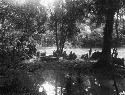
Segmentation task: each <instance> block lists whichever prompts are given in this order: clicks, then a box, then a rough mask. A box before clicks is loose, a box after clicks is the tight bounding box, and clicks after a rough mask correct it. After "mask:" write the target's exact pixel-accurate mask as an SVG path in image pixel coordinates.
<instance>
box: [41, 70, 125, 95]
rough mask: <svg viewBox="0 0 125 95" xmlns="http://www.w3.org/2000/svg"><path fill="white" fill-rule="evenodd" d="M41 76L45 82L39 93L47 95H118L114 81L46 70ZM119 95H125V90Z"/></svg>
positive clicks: (81, 74)
mask: <svg viewBox="0 0 125 95" xmlns="http://www.w3.org/2000/svg"><path fill="white" fill-rule="evenodd" d="M41 76H42V77H43V78H44V80H45V81H44V82H43V83H42V84H39V92H42V93H43V92H44V93H45V92H46V94H47V95H67V93H69V94H68V95H116V94H114V93H116V91H115V88H114V84H113V83H114V82H113V80H108V79H107V80H105V79H104V80H100V79H97V78H96V77H95V76H94V75H92V74H85V73H83V72H81V73H80V74H79V75H78V72H75V71H62V70H44V71H43V72H42V73H41ZM119 85H120V83H119ZM122 85H123V84H122ZM120 86H121V85H120ZM120 86H119V87H120ZM67 89H68V90H67ZM119 89H120V88H119ZM107 93H108V94H107ZM119 94H120V95H125V92H124V91H123V89H122V90H120V93H119ZM44 95H45V94H44Z"/></svg>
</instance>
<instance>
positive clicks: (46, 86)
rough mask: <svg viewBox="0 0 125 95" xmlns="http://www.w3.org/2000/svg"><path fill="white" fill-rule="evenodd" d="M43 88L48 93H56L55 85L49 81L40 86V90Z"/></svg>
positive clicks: (51, 94) (49, 94)
mask: <svg viewBox="0 0 125 95" xmlns="http://www.w3.org/2000/svg"><path fill="white" fill-rule="evenodd" d="M43 90H45V91H46V93H47V95H55V87H54V86H53V85H52V84H51V83H49V82H45V83H43V84H42V85H41V86H40V88H39V92H42V91H43Z"/></svg>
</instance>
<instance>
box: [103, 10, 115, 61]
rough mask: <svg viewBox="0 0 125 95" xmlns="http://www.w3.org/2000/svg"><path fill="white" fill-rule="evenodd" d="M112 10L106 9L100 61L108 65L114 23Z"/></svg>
mask: <svg viewBox="0 0 125 95" xmlns="http://www.w3.org/2000/svg"><path fill="white" fill-rule="evenodd" d="M114 14H115V12H114V10H113V9H108V10H107V14H106V25H105V28H104V41H103V48H102V60H103V62H104V63H109V62H110V60H111V45H112V33H113V22H114Z"/></svg>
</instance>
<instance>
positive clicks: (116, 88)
mask: <svg viewBox="0 0 125 95" xmlns="http://www.w3.org/2000/svg"><path fill="white" fill-rule="evenodd" d="M113 81H114V86H115V90H116V95H119V91H118V87H117V83H116V79H115V77H114V76H113Z"/></svg>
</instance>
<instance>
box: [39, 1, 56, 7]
mask: <svg viewBox="0 0 125 95" xmlns="http://www.w3.org/2000/svg"><path fill="white" fill-rule="evenodd" d="M54 2H55V0H41V1H40V4H41V5H43V6H45V7H48V6H52V5H53V3H54Z"/></svg>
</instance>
